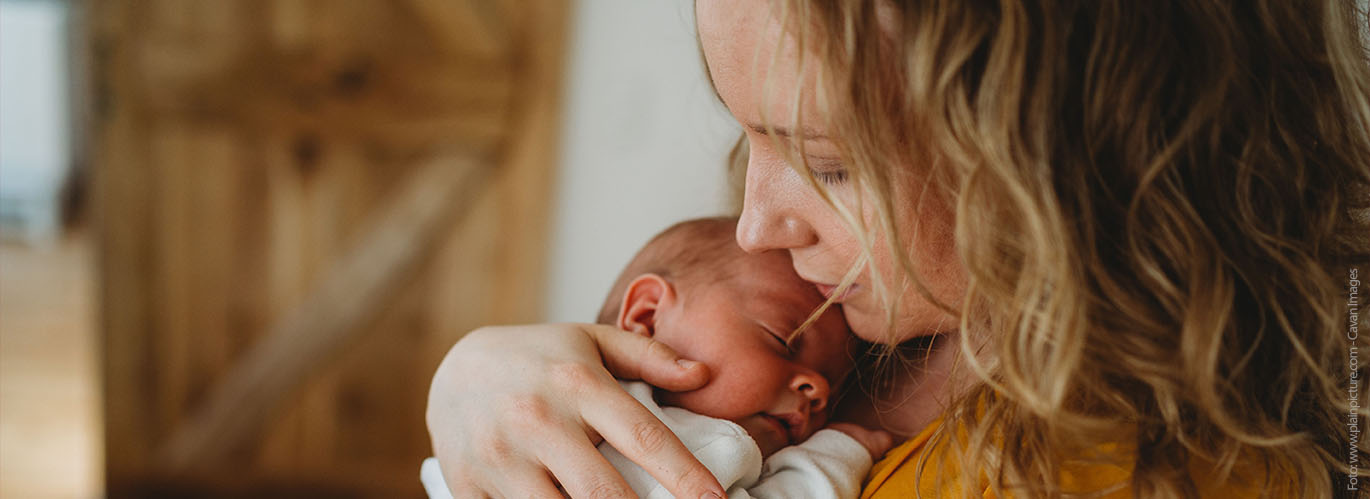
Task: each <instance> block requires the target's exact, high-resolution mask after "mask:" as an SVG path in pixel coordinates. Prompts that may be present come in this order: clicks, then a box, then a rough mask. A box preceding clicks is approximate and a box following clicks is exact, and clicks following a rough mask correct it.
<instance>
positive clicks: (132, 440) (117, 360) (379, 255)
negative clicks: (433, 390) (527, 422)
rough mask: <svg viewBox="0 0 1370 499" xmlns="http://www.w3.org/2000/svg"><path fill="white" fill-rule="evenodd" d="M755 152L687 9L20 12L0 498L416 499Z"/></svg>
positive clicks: (416, 1) (307, 7) (253, 2)
mask: <svg viewBox="0 0 1370 499" xmlns="http://www.w3.org/2000/svg"><path fill="white" fill-rule="evenodd" d="M737 133H738V132H737V128H736V126H735V125H734V124H732V122H731V120H730V119H729V118H728V116H727V113H726V111H725V110H724V109H723V108H722V106H721V105H720V104H719V103H718V102H717V101H716V99H715V98H714V96H713V94H712V91H711V90H710V88H709V85H708V82H707V80H706V78H705V74H704V70H703V67H702V62H701V58H700V56H699V53H698V48H697V45H696V39H695V35H694V27H693V15H692V5H691V2H687V1H671V2H657V1H652V2H643V1H638V0H582V1H578V2H572V1H569V0H486V1H482V0H84V1H82V0H69V1H63V0H0V497H4V498H10V497H13V498H30V497H33V498H42V497H102V496H113V497H176V496H187V497H244V496H250V497H260V496H293V497H299V496H303V497H376V496H379V497H418V496H420V495H421V494H422V489H421V487H420V486H419V482H418V466H419V462H420V461H421V460H422V459H423V458H424V457H425V456H428V455H429V454H430V449H429V442H428V436H427V430H426V427H425V424H424V414H423V413H424V405H425V399H426V397H427V390H428V381H429V377H430V375H431V374H432V372H433V370H434V368H435V367H436V366H437V363H438V361H439V360H440V359H441V356H442V355H443V353H444V352H445V351H446V349H447V348H448V347H450V346H451V345H452V343H454V342H455V341H457V340H458V339H459V338H460V337H461V335H462V334H464V333H465V332H467V331H470V330H471V329H473V328H476V327H479V326H481V325H486V324H504V323H523V322H533V321H546V320H551V321H582V322H583V321H590V320H592V319H593V317H594V315H595V312H596V311H597V310H598V308H599V305H600V302H601V300H602V299H603V297H604V294H605V293H607V291H608V288H609V285H610V284H611V282H612V281H613V279H614V278H615V277H616V275H617V273H618V271H619V270H620V267H621V266H622V265H623V264H624V263H626V262H627V260H628V258H629V257H630V256H631V255H632V254H633V253H634V252H635V251H636V250H637V248H638V247H639V246H640V245H641V244H642V243H643V242H645V241H646V240H647V239H648V238H649V237H650V236H651V235H653V234H654V233H656V232H657V231H659V230H661V229H663V228H665V227H666V226H667V225H669V224H670V223H673V222H675V221H679V220H682V219H685V218H689V217H695V216H704V215H715V214H721V213H725V212H727V211H728V210H729V209H730V206H731V204H730V202H731V190H730V188H729V187H728V184H727V182H726V179H725V174H724V167H723V160H724V157H725V156H726V154H727V151H728V149H729V148H730V147H731V145H732V142H733V140H734V139H735V137H736V135H737Z"/></svg>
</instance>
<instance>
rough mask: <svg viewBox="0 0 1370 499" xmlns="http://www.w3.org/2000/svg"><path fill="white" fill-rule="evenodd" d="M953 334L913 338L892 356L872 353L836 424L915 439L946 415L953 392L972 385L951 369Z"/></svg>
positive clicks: (954, 355) (956, 350)
mask: <svg viewBox="0 0 1370 499" xmlns="http://www.w3.org/2000/svg"><path fill="white" fill-rule="evenodd" d="M959 342H960V338H959V337H958V336H957V334H956V333H955V332H950V333H941V334H938V335H935V336H932V337H929V338H926V339H915V340H911V341H909V342H905V343H904V344H901V345H899V346H896V347H895V348H894V351H893V352H879V351H878V350H877V353H875V354H872V357H874V359H873V360H872V361H870V362H865V363H864V364H865V365H864V366H863V369H861V370H860V372H858V373H857V375H856V376H853V377H854V378H857V379H856V380H855V382H854V383H849V385H850V386H849V389H848V393H847V396H846V397H844V398H843V400H842V401H840V403H839V405H838V407H837V409H836V412H835V414H834V417H833V418H834V419H835V420H837V421H849V422H853V423H856V424H860V425H862V426H865V427H867V428H878V429H882V430H885V431H888V432H890V433H891V434H893V435H894V436H895V437H896V438H898V439H905V438H908V437H911V436H913V435H914V434H916V433H918V432H919V431H920V430H922V429H923V428H924V427H925V426H927V425H928V423H931V422H932V421H933V420H935V419H937V418H938V417H939V416H941V415H942V413H943V412H945V410H946V408H947V403H948V402H949V401H950V400H951V395H952V394H953V392H955V391H957V389H958V388H964V387H965V386H966V385H968V384H969V383H967V381H969V380H965V379H960V380H957V381H959V382H951V381H953V380H952V376H957V377H958V378H964V377H966V373H967V370H966V369H957V370H953V369H952V367H953V366H954V364H955V362H956V358H957V356H958V354H959V351H960V345H959Z"/></svg>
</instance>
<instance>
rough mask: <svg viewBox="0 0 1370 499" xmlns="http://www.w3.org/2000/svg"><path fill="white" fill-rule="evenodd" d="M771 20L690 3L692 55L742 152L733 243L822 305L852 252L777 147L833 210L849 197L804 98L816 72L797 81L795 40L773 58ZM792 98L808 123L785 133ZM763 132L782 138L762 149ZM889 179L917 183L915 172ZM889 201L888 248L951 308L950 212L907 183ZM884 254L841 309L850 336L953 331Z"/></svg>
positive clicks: (777, 30) (744, 3) (761, 3)
mask: <svg viewBox="0 0 1370 499" xmlns="http://www.w3.org/2000/svg"><path fill="white" fill-rule="evenodd" d="M772 13H773V12H772V8H771V4H770V2H768V1H767V0H699V1H698V2H697V3H696V16H697V22H698V25H699V37H700V45H701V46H702V47H703V50H704V58H705V61H706V62H707V63H708V66H709V72H710V74H711V76H712V78H713V83H714V86H715V87H716V88H717V89H718V93H719V95H720V96H721V97H722V98H723V103H724V105H726V106H727V107H728V110H729V112H731V113H732V115H733V117H735V118H736V119H737V120H738V122H739V123H741V125H742V128H743V131H744V133H746V134H747V139H748V141H749V142H750V146H751V154H750V157H749V159H748V162H747V178H746V191H745V198H744V200H743V209H742V216H741V220H740V221H739V223H738V229H737V242H738V244H740V245H741V246H742V248H743V249H745V250H747V251H749V252H757V251H766V250H773V249H783V250H788V251H789V252H790V256H791V257H792V259H793V262H794V268H795V270H796V271H797V272H798V273H799V276H800V277H802V278H803V279H804V280H806V281H808V282H810V283H813V285H814V286H815V287H817V288H818V290H819V292H821V293H823V294H824V295H825V296H827V295H831V294H832V293H833V291H834V287H835V286H836V285H837V284H838V283H840V282H842V279H843V277H844V276H846V275H847V273H848V271H849V270H850V269H851V268H852V267H853V265H854V264H855V263H856V262H857V261H858V260H859V258H860V256H861V254H862V251H861V244H860V243H859V242H858V240H857V239H856V237H855V236H854V235H852V234H851V233H850V231H849V230H848V227H847V225H846V224H845V223H844V222H843V221H842V218H841V217H840V216H839V215H838V214H837V213H836V212H835V211H834V210H833V209H832V208H831V207H830V206H828V204H827V203H825V202H824V201H823V199H822V198H821V197H820V195H819V193H818V192H817V191H816V190H814V189H813V188H812V187H811V186H810V185H809V184H808V183H807V181H806V180H805V178H804V176H803V175H802V174H801V173H799V172H796V171H795V170H794V169H792V168H791V167H790V166H789V165H788V164H787V163H786V159H785V155H786V151H785V150H783V148H788V147H792V146H791V145H789V144H790V142H789V141H787V140H779V141H777V140H774V139H776V138H782V139H783V138H791V137H792V138H795V139H798V140H802V141H803V144H804V155H805V158H806V160H807V162H808V164H809V168H810V169H811V170H812V172H813V174H814V177H815V178H816V179H817V180H818V181H820V182H823V183H825V184H827V186H828V187H829V189H830V191H831V192H832V193H833V194H834V195H835V200H836V201H837V202H839V203H843V204H846V205H847V206H852V207H855V206H856V203H855V200H856V192H855V188H854V186H853V185H852V184H851V183H850V182H849V181H847V180H846V179H845V177H846V174H845V167H844V166H843V164H842V160H841V159H840V154H839V149H838V147H837V143H836V142H834V141H835V140H837V139H836V138H834V137H833V136H832V135H830V134H828V133H827V132H826V131H825V130H824V126H823V120H822V119H820V118H818V117H815V116H814V113H813V112H812V110H815V109H818V107H817V106H816V105H815V103H816V102H817V101H816V100H815V99H814V96H813V92H812V89H813V83H814V81H815V80H814V78H815V76H814V75H815V72H814V71H812V66H813V64H812V62H811V63H810V64H809V65H808V67H809V68H810V70H807V71H805V73H804V74H803V75H802V76H800V75H798V73H797V72H796V68H797V67H798V62H799V57H798V53H797V52H796V49H795V47H794V44H793V43H792V40H787V43H786V44H785V45H783V46H782V44H781V36H782V35H783V31H782V28H781V25H780V23H779V22H778V20H777V19H776V18H775V17H773V16H772ZM777 50H779V51H780V53H779V54H776V51H777ZM773 58H774V64H773V65H772V59H773ZM809 60H810V61H813V60H814V59H813V58H810V59H809ZM768 70H769V73H768ZM768 74H769V75H770V81H769V82H768V81H767V75H768ZM801 83H802V85H801ZM768 85H769V87H768ZM800 88H803V89H805V90H804V91H802V92H801V91H800ZM796 94H799V96H800V98H801V99H803V106H804V109H805V110H808V111H807V112H806V114H805V115H804V116H803V119H801V120H800V122H799V126H798V127H791V126H790V125H791V124H792V112H793V111H792V107H793V105H794V102H795V95H796ZM763 97H764V98H763ZM763 112H764V116H765V118H766V119H765V120H764V121H763V119H762V116H763ZM765 123H769V124H770V125H771V126H772V128H774V132H775V133H776V134H778V135H783V136H784V137H771V136H770V134H769V133H768V131H767V130H766V128H765V125H764V124H765ZM889 167H891V168H905V169H906V170H905V171H906V172H910V173H911V172H913V171H914V170H912V165H889ZM905 177H906V178H907V177H918V176H917V175H905ZM896 191H897V192H896V194H895V196H894V199H893V204H894V206H895V210H896V212H895V213H894V217H895V220H896V224H897V225H898V228H899V231H900V234H901V237H902V238H903V239H904V240H901V241H899V244H897V245H896V247H898V248H901V249H906V250H907V251H909V256H910V259H911V260H912V262H913V265H914V267H915V268H916V269H917V270H918V272H919V277H920V280H921V282H922V283H923V284H924V285H925V286H927V287H928V289H929V291H931V292H932V295H933V296H934V297H935V298H937V299H938V300H939V301H941V302H942V303H945V304H949V305H952V306H956V305H958V304H959V303H960V297H961V296H962V293H964V290H965V277H964V271H963V270H962V267H961V265H960V262H959V260H958V259H957V257H956V249H955V238H954V237H953V214H952V210H951V209H950V206H949V205H948V204H947V203H946V202H944V201H940V200H937V199H934V196H931V195H921V194H920V193H921V192H922V191H923V189H922V180H921V179H919V178H910V179H909V180H907V181H906V183H905V185H901V186H898V188H897V189H896ZM857 215H859V216H862V217H863V218H865V220H866V222H867V223H868V225H869V226H874V225H873V224H874V222H875V218H874V215H873V214H872V211H871V210H869V209H863V210H861V211H860V212H859V213H857ZM886 247H887V246H886V244H885V241H883V240H879V239H877V240H876V241H874V249H875V253H874V255H873V258H872V260H871V262H870V263H869V264H868V265H867V266H866V267H865V268H863V269H862V270H861V272H860V274H859V275H858V277H857V279H856V281H855V284H854V285H853V286H852V287H851V288H850V289H849V290H848V291H847V292H846V293H843V294H842V296H841V297H840V298H839V299H838V301H839V302H840V303H841V304H842V307H843V308H842V309H843V313H844V314H845V315H846V317H847V321H848V323H849V324H850V325H851V328H852V331H853V332H855V333H856V334H857V336H860V337H862V338H863V339H866V340H868V341H873V342H883V343H898V342H902V341H904V340H908V339H911V338H915V337H919V336H925V335H929V334H934V333H938V332H942V331H946V330H948V329H950V328H954V327H956V324H957V321H956V319H955V318H954V317H953V316H951V315H949V314H947V313H945V312H943V311H942V310H941V309H939V308H937V307H935V306H933V305H932V304H931V303H930V302H928V301H927V300H925V299H923V297H922V296H921V295H920V294H919V293H918V292H917V290H916V288H915V287H914V284H913V283H912V281H911V280H910V279H909V278H908V277H907V276H906V275H905V274H904V273H903V272H901V271H900V270H899V266H898V265H897V264H896V259H895V258H894V257H893V256H892V255H891V254H890V253H889V251H888V250H887V249H886ZM872 267H874V268H875V269H877V270H878V271H879V275H880V277H881V279H883V282H884V283H885V285H886V289H887V290H888V292H889V294H890V296H891V297H892V298H893V300H892V301H893V302H895V303H897V304H898V308H897V315H896V317H895V327H894V337H890V336H889V335H888V334H887V329H886V325H887V318H886V310H887V309H886V307H885V305H884V302H883V301H882V300H880V299H879V297H878V296H877V295H876V294H875V293H873V292H872V290H873V287H872V284H873V282H872V273H871V272H870V269H871V268H872Z"/></svg>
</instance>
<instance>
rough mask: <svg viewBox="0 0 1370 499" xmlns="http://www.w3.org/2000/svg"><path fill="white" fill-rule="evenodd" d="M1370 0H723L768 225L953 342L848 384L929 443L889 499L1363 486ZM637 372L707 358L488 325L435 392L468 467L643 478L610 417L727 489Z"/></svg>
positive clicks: (494, 472) (653, 377) (865, 412)
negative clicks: (621, 385)
mask: <svg viewBox="0 0 1370 499" xmlns="http://www.w3.org/2000/svg"><path fill="white" fill-rule="evenodd" d="M1354 8H1355V5H1354V3H1353V2H1332V1H1322V2H1304V3H1299V4H1297V5H1295V3H1293V2H1285V1H1283V0H1269V1H1261V0H1251V1H1219V0H1191V1H1181V0H1173V1H1157V2H1131V1H1084V0H1081V1H1065V0H1062V1H1049V0H1000V1H995V2H967V1H964V0H946V1H939V0H923V1H910V2H802V3H801V2H794V3H791V2H775V3H772V2H767V1H764V0H749V1H745V2H724V1H722V0H701V1H699V2H698V4H697V22H698V27H699V33H700V42H701V47H702V49H703V51H704V56H705V59H706V61H707V63H708V68H709V71H710V73H711V78H712V80H713V82H714V84H715V87H716V88H717V89H718V93H719V96H720V97H721V99H722V100H723V102H724V104H725V105H726V106H727V107H728V109H729V110H730V111H731V113H732V114H733V115H734V117H736V118H737V119H738V121H739V122H740V123H741V124H742V125H743V128H744V133H745V136H744V137H743V142H742V143H741V144H740V146H742V147H740V151H739V153H740V154H738V158H739V159H740V160H742V161H743V163H744V164H745V169H746V172H745V174H746V188H745V199H744V207H743V211H742V214H741V222H740V225H739V229H738V233H737V239H738V243H739V244H740V245H742V247H743V248H744V249H746V250H748V251H772V250H785V251H789V252H790V254H791V256H792V257H793V261H794V267H795V270H796V271H797V272H798V273H799V275H800V276H801V277H803V278H804V279H806V280H808V281H810V282H813V283H814V285H815V286H817V288H818V289H819V290H820V291H821V292H823V293H824V294H825V295H827V296H829V297H830V300H829V301H830V303H834V304H836V303H840V305H841V307H842V310H843V313H844V314H845V315H846V317H847V320H848V322H849V324H850V325H851V326H852V329H853V331H854V332H855V333H856V334H857V335H859V336H861V337H862V338H864V339H867V340H870V341H873V342H876V343H879V344H882V345H889V347H887V349H886V353H885V355H884V356H883V357H882V358H886V359H888V358H893V357H894V356H896V355H897V352H896V350H898V349H899V348H904V347H908V346H909V345H917V346H916V347H914V348H913V349H914V350H916V351H919V352H922V353H921V354H920V355H919V356H918V357H917V361H918V362H920V364H919V365H918V366H917V368H916V369H911V370H909V371H907V372H904V373H903V374H900V375H899V376H897V377H896V378H894V379H893V380H892V382H891V384H889V386H884V387H882V388H881V389H878V390H866V391H863V392H861V393H856V394H853V396H850V397H849V400H848V403H847V405H848V407H847V408H846V411H845V412H846V413H847V414H848V417H849V418H852V419H855V420H856V421H858V422H863V423H867V424H879V425H880V426H881V427H883V428H885V429H887V430H889V431H891V432H892V433H894V434H896V435H900V436H902V437H906V438H907V440H906V442H905V443H904V444H903V445H901V446H899V447H897V448H896V449H895V450H894V451H891V452H890V454H888V455H887V458H886V459H885V461H883V462H881V463H879V464H877V466H876V470H875V471H874V472H873V473H872V476H871V483H869V484H868V486H867V487H868V489H867V493H866V495H867V496H873V497H886V496H888V497H898V496H903V495H908V494H912V493H913V492H914V491H919V492H921V493H923V494H924V495H925V496H933V497H936V496H960V495H965V496H976V497H984V496H988V495H995V496H1006V495H1008V496H1015V497H1058V496H1069V495H1071V494H1081V493H1096V494H1110V497H1111V496H1118V497H1131V496H1137V497H1177V496H1183V497H1195V496H1211V497H1229V496H1241V495H1251V496H1259V495H1262V494H1264V495H1268V496H1271V497H1294V496H1297V497H1329V496H1333V495H1339V496H1360V495H1363V494H1362V493H1360V492H1359V484H1360V481H1359V478H1358V476H1357V473H1358V469H1356V468H1353V467H1352V466H1353V465H1354V464H1355V463H1353V462H1349V461H1348V456H1350V455H1355V453H1356V452H1358V451H1359V450H1362V449H1363V446H1360V444H1359V443H1358V440H1352V434H1351V433H1349V432H1348V428H1349V427H1348V425H1347V424H1348V417H1351V416H1360V415H1364V414H1365V413H1364V411H1363V410H1360V409H1348V405H1347V401H1348V390H1353V389H1355V388H1357V387H1358V383H1357V384H1353V383H1352V379H1353V376H1352V375H1353V374H1354V375H1355V376H1356V377H1358V376H1360V373H1359V371H1354V372H1353V371H1348V367H1347V366H1348V358H1349V357H1348V356H1349V355H1354V352H1355V350H1351V347H1353V346H1354V341H1352V340H1348V327H1349V326H1354V325H1356V323H1355V322H1354V321H1352V322H1348V317H1349V316H1350V315H1349V314H1350V313H1351V312H1353V311H1355V310H1358V309H1356V308H1352V304H1351V303H1350V300H1348V292H1349V291H1348V285H1349V284H1348V283H1349V282H1350V283H1353V284H1356V285H1358V281H1350V280H1349V277H1348V273H1349V272H1351V271H1352V269H1353V268H1354V269H1357V270H1356V272H1358V271H1359V270H1358V269H1359V268H1360V267H1357V265H1363V264H1365V263H1366V262H1370V252H1368V251H1367V242H1366V240H1365V237H1364V235H1365V234H1367V233H1370V231H1367V230H1366V229H1367V224H1366V221H1365V218H1364V213H1365V211H1364V209H1365V206H1366V204H1367V202H1366V201H1367V196H1366V193H1367V192H1370V190H1367V189H1368V186H1370V70H1367V63H1366V56H1367V53H1368V52H1367V50H1366V48H1365V45H1362V43H1363V42H1362V41H1361V40H1359V39H1358V33H1357V31H1358V23H1359V22H1364V17H1365V14H1364V13H1363V12H1362V13H1357V12H1355V10H1354ZM1358 19H1359V21H1358ZM1355 306H1358V304H1356V305H1355ZM1350 317H1354V316H1350ZM895 345H901V347H895ZM677 360H680V362H677ZM601 362H602V364H601ZM601 365H603V366H604V368H601V367H600V366H601ZM605 368H607V370H606V369H605ZM873 370H875V369H874V368H873ZM611 374H612V375H614V376H619V377H625V378H640V379H644V380H646V381H648V382H650V383H652V384H656V385H659V386H661V387H663V388H666V389H671V390H689V389H693V388H696V387H698V386H700V385H702V384H703V383H705V382H707V378H708V373H707V369H705V368H703V367H701V366H698V365H694V364H692V363H690V362H688V361H687V360H683V359H677V358H676V356H675V355H674V353H673V352H670V351H668V350H667V349H665V348H664V347H662V346H660V345H658V344H654V343H651V342H650V341H648V340H644V339H641V338H640V337H635V336H632V335H628V334H624V333H621V332H618V331H613V330H610V329H606V328H601V327H594V326H575V325H545V326H525V327H512V328H497V329H482V330H478V331H476V332H473V333H472V334H471V335H469V336H468V337H467V339H464V340H462V341H461V342H460V343H459V344H458V345H456V346H455V347H454V348H453V350H452V352H451V353H449V356H448V358H447V359H446V360H445V361H444V363H443V366H442V367H440V368H439V371H438V373H437V374H436V376H435V378H434V382H433V388H432V395H431V396H430V407H429V415H428V419H429V429H430V432H431V433H432V435H433V443H434V449H435V452H436V453H437V455H438V457H439V459H440V460H441V461H442V462H443V466H444V473H445V475H446V477H447V479H448V481H449V483H450V484H452V485H453V487H454V488H458V489H461V490H458V492H459V496H460V493H465V494H467V495H470V496H477V497H478V496H483V495H495V496H539V497H542V496H546V497H555V496H556V495H557V491H556V485H557V484H560V485H561V486H562V487H564V488H565V490H566V491H567V492H568V493H570V494H571V495H572V496H573V497H603V496H614V497H618V496H626V491H627V490H628V489H627V488H626V487H624V486H623V484H622V480H621V479H619V478H618V477H617V476H616V475H615V474H613V473H612V472H611V471H607V470H608V466H607V465H606V464H604V463H603V461H602V459H600V458H599V457H598V454H597V453H596V452H595V450H594V448H593V447H592V445H593V443H594V442H596V441H598V439H600V438H604V439H607V440H609V441H610V442H611V443H613V444H614V445H615V447H617V448H619V449H621V450H623V451H624V454H625V455H627V456H629V457H630V458H633V459H634V460H635V461H637V462H638V463H640V464H642V465H643V467H644V468H646V469H647V470H648V471H650V472H652V473H653V474H654V475H656V476H657V478H658V479H659V480H660V481H661V482H662V483H663V484H667V485H668V487H670V488H671V490H672V491H673V492H674V493H675V494H676V495H677V496H678V497H708V496H709V495H708V494H721V492H722V491H721V490H720V489H718V487H717V484H716V483H713V482H712V481H711V480H710V478H709V476H708V473H707V471H706V470H704V469H703V468H702V467H700V466H699V465H698V463H697V462H694V460H693V459H691V458H690V456H689V454H688V452H686V451H685V450H684V449H683V448H682V447H681V446H680V445H679V442H677V441H675V440H674V439H672V438H670V437H669V436H668V434H667V433H666V432H665V430H664V428H662V427H661V426H660V423H659V422H656V421H654V420H652V419H651V417H650V416H649V415H647V414H646V413H645V412H644V411H643V410H642V409H641V408H640V407H635V404H634V403H633V402H632V400H631V398H629V397H628V396H627V395H626V394H624V393H622V391H621V390H619V389H618V385H617V384H615V383H614V382H613V380H612V379H611V378H610V375H611ZM1356 379H1358V378H1356ZM862 395H865V396H864V397H863V396H862ZM1357 436H1358V435H1357ZM1358 446H1359V447H1358Z"/></svg>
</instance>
